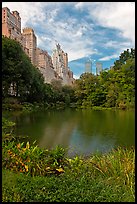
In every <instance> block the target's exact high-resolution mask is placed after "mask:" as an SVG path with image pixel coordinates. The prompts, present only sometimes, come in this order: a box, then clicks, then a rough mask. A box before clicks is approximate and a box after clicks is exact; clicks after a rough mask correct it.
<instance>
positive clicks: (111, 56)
mask: <svg viewBox="0 0 137 204" xmlns="http://www.w3.org/2000/svg"><path fill="white" fill-rule="evenodd" d="M117 57H119V54H114V55H110V56H106V57H102V58H100V59H99V61H109V60H111V59H114V58H117Z"/></svg>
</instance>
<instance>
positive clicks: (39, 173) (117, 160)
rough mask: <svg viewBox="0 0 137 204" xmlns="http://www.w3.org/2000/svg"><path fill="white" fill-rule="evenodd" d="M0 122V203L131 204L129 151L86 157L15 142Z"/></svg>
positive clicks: (132, 180) (132, 156)
mask: <svg viewBox="0 0 137 204" xmlns="http://www.w3.org/2000/svg"><path fill="white" fill-rule="evenodd" d="M14 125H15V124H14V123H11V122H8V121H7V120H5V119H3V120H2V139H3V140H2V201H3V202H135V148H134V147H131V148H122V147H119V148H117V149H113V150H112V151H111V152H109V153H107V154H93V155H91V156H90V157H88V158H84V157H78V156H76V157H74V158H71V159H70V158H68V157H67V155H66V151H65V149H63V148H62V147H60V146H57V147H56V148H55V149H52V150H47V149H41V148H39V147H38V146H35V144H33V145H31V146H30V144H29V142H27V143H26V144H25V143H18V142H17V141H16V140H15V138H14V137H12V135H13V127H14Z"/></svg>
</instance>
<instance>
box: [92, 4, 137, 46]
mask: <svg viewBox="0 0 137 204" xmlns="http://www.w3.org/2000/svg"><path fill="white" fill-rule="evenodd" d="M91 8H92V4H91V7H88V10H89V13H90V16H91V17H94V19H95V20H96V21H97V22H98V23H99V24H100V25H102V26H105V27H108V28H115V29H118V30H119V31H120V34H121V35H122V36H123V37H124V38H127V39H129V40H130V43H131V44H132V46H134V43H135V4H134V3H133V2H132V3H131V2H100V3H99V2H98V4H96V7H94V9H93V8H92V9H91Z"/></svg>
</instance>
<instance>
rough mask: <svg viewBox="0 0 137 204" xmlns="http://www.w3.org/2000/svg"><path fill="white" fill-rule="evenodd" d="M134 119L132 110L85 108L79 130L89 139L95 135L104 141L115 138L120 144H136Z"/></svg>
mask: <svg viewBox="0 0 137 204" xmlns="http://www.w3.org/2000/svg"><path fill="white" fill-rule="evenodd" d="M134 120H135V119H134V117H133V112H130V111H122V110H119V111H118V110H117V111H113V110H106V111H92V110H88V111H87V110H83V111H82V117H81V118H80V120H79V125H78V131H79V132H80V133H81V135H84V137H85V138H84V140H87V141H88V140H89V138H92V137H93V136H94V137H100V140H102V141H104V142H105V141H107V140H115V142H116V144H118V145H120V144H121V145H128V144H129V145H131V144H134V141H133V140H134V139H133V138H134V126H135V124H134V123H135V122H134ZM129 124H130V126H129ZM130 137H131V140H130V141H129V138H130Z"/></svg>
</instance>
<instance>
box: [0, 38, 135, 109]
mask: <svg viewBox="0 0 137 204" xmlns="http://www.w3.org/2000/svg"><path fill="white" fill-rule="evenodd" d="M11 84H12V85H13V86H14V96H12V98H11V95H10V92H9V89H10V87H11ZM2 97H3V108H5V107H7V106H5V104H10V108H11V109H12V108H18V109H19V108H22V106H21V105H20V104H24V103H25V105H26V103H27V105H28V103H30V104H44V107H49V106H50V107H54V106H56V108H57V106H62V107H66V106H72V107H80V108H93V107H94V108H96V107H101V108H103V107H104V108H109V107H118V108H122V109H126V108H134V105H135V49H132V48H131V50H129V49H127V50H126V51H124V52H123V53H121V55H120V57H119V60H116V62H115V63H114V67H113V69H110V70H108V69H105V70H103V71H102V72H101V74H100V75H97V76H96V75H94V74H91V73H84V74H82V75H81V76H80V79H77V80H76V81H75V84H74V86H73V87H71V86H62V85H61V83H60V81H55V80H54V81H52V83H51V84H47V83H44V78H43V76H42V74H41V73H40V71H39V70H38V69H37V68H36V67H34V66H33V65H32V64H31V62H30V59H29V58H28V56H27V55H26V54H25V53H24V52H23V50H22V48H21V46H20V44H19V43H18V42H16V41H15V40H11V39H9V38H6V37H3V38H2ZM11 104H12V105H11ZM40 107H42V105H40Z"/></svg>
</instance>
